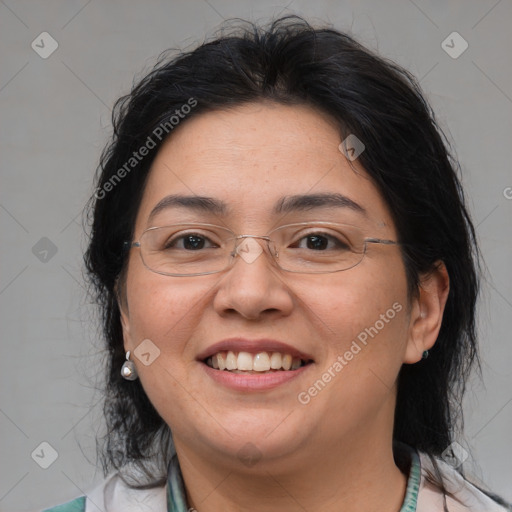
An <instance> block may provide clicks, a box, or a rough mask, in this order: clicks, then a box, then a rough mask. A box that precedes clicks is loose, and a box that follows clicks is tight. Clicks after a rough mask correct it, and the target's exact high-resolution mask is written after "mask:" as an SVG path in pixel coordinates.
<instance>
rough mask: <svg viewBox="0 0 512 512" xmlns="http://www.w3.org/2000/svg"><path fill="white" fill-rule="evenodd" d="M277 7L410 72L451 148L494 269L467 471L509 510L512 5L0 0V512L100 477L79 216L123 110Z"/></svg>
mask: <svg viewBox="0 0 512 512" xmlns="http://www.w3.org/2000/svg"><path fill="white" fill-rule="evenodd" d="M288 2H289V0H288ZM285 13H297V14H301V15H303V16H305V17H307V18H308V19H309V20H310V21H313V22H315V21H316V20H320V21H325V22H329V23H332V24H333V25H334V26H335V27H336V28H339V29H344V30H347V31H350V32H352V33H353V34H354V35H355V36H356V37H357V38H359V39H360V40H361V41H362V42H363V43H365V44H366V45H368V46H370V47H371V48H374V49H376V50H378V51H379V52H380V53H381V54H382V55H384V56H386V57H389V58H391V59H393V60H396V61H397V62H398V63H400V64H402V65H404V66H405V67H407V68H408V69H409V70H411V71H412V72H413V73H414V74H415V75H416V76H417V77H419V78H420V79H421V85H422V87H423V88H424V90H425V91H426V93H427V95H428V98H429V99H430V101H431V103H432V105H433V107H434V109H435V110H436V112H437V115H438V119H439V121H440V123H441V125H442V126H443V128H444V129H446V130H447V132H448V134H449V137H450V139H451V141H452V142H453V144H454V146H455V148H456V151H457V155H458V157H459V159H460V162H461V164H462V168H463V181H464V184H465V186H466V191H467V194H468V199H469V206H470V209H471V212H472V214H473V217H474V220H475V224H476V225H477V230H478V236H479V239H480V242H481V245H482V250H483V254H484V258H485V260H486V263H487V267H488V271H487V277H486V283H485V284H484V290H483V296H482V302H481V305H482V309H481V313H480V317H479V325H480V332H481V347H482V358H483V362H484V364H483V376H484V382H485V385H484V384H482V383H481V382H480V381H479V380H478V379H474V380H473V381H472V385H471V386H470V389H469V393H468V396H467V400H466V402H465V411H466V437H465V439H464V440H460V443H461V445H462V446H464V447H466V448H467V449H468V450H470V451H471V456H470V457H469V458H468V459H467V461H466V462H465V464H464V468H465V470H466V472H468V473H472V474H473V475H474V476H475V477H476V478H477V479H481V480H483V481H485V482H486V483H487V484H488V485H489V486H490V487H491V488H492V489H494V490H495V491H496V492H499V493H501V494H502V495H503V496H504V497H506V498H508V499H509V500H512V467H511V462H510V461H511V459H512V445H511V432H512V385H511V381H512V370H511V366H512V365H511V362H512V343H511V342H510V340H511V336H510V328H511V321H510V319H511V316H512V284H511V279H510V277H511V270H510V262H511V261H512V247H511V238H512V237H511V234H512V233H511V224H512V223H511V210H512V199H511V198H512V188H510V187H512V173H511V172H510V162H511V161H512V151H511V147H512V144H511V142H512V141H511V133H512V126H511V124H512V75H511V68H510V51H511V50H512V37H511V34H512V31H511V30H510V27H511V21H512V3H511V2H510V0H501V1H496V0H485V1H484V0H482V1H471V2H468V1H449V2H435V1H420V0H414V2H413V1H411V0H393V1H387V2H383V1H379V0H371V1H370V0H368V1H361V2H356V1H352V2H351V1H328V0H323V1H316V2H314V3H313V2H307V1H305V0H294V1H291V2H289V3H284V2H283V3H282V4H281V5H277V6H276V1H275V0H274V1H260V2H258V3H256V2H254V3H251V2H249V1H247V0H246V1H240V2H234V1H230V0H208V1H206V0H204V1H203V0H193V1H187V2H185V1H176V2H170V1H167V2H163V1H156V0H152V1H146V2H136V1H129V2H128V1H125V2H121V1H108V2H107V1H104V2H100V1H99V0H89V1H87V0H80V1H78V0H77V1H66V2H64V1H45V2H30V1H23V0H3V1H0V39H1V50H0V51H1V55H2V65H1V70H2V72H1V77H0V108H1V119H2V123H1V141H2V151H1V153H0V154H1V173H2V174H1V176H2V177H1V179H2V182H1V183H2V187H1V191H0V225H1V233H2V247H1V251H2V262H1V274H0V311H1V319H0V326H1V336H2V338H1V339H2V341H1V343H2V357H1V358H0V379H1V403H0V432H1V436H0V450H1V451H0V461H1V469H0V510H1V511H4V512H6V511H9V512H16V511H27V510H37V509H39V508H41V507H43V506H49V505H52V504H56V503H59V502H62V501H64V500H67V499H70V498H72V497H74V496H77V495H79V494H82V493H84V492H86V491H87V490H88V489H90V488H91V487H92V486H94V485H95V484H97V483H98V482H99V481H100V480H101V479H102V473H101V471H99V470H96V469H95V463H96V460H95V453H94V436H95V433H96V431H97V430H98V428H100V426H101V406H100V399H101V395H100V393H99V392H98V391H97V390H96V389H95V387H96V379H97V377H98V376H99V375H100V374H101V371H102V370H101V367H100V365H101V362H102V352H101V341H100V337H99V334H98V329H97V325H98V322H97V320H96V317H95V316H94V310H93V308H92V307H91V306H90V304H89V300H88V299H87V298H86V295H85V289H84V282H83V279H82V274H81V272H82V270H81V255H82V251H83V249H84V247H85V236H84V234H83V231H82V227H81V210H82V208H83V206H84V204H85V201H86V200H87V198H88V196H89V194H90V193H91V191H92V176H93V171H94V169H95V167H96V165H97V161H98V157H99V153H100V150H101V149H102V147H103V145H104V143H105V142H106V140H107V137H108V135H109V134H110V108H111V106H112V104H113V102H114V100H115V99H116V98H117V97H118V96H119V95H120V94H122V93H126V92H127V91H128V90H129V88H130V85H131V82H132V79H133V77H134V75H135V74H137V73H140V72H141V71H143V70H144V69H145V70H147V69H149V66H151V64H153V63H154V61H155V57H156V56H157V55H158V53H159V52H160V51H161V50H163V49H165V48H169V47H182V48H184V47H190V46H191V45H193V44H194V43H195V42H196V41H202V40H203V39H204V37H205V35H210V34H211V33H212V31H213V30H214V29H215V28H217V27H218V25H219V24H220V23H221V22H222V21H223V19H226V18H231V17H242V18H248V19H251V20H265V19H267V18H268V17H270V16H273V15H277V14H285ZM44 31H47V32H49V33H50V34H51V36H52V37H53V38H54V39H55V40H56V41H57V42H58V45H59V46H58V49H57V50H56V51H55V52H54V53H53V54H52V55H51V56H49V57H48V58H46V59H43V58H41V57H40V56H39V54H38V53H36V51H34V50H33V49H32V48H31V43H32V41H33V40H36V42H37V41H39V44H40V45H41V43H40V38H38V36H39V34H41V33H42V32H44ZM453 31H457V32H459V33H460V34H461V36H462V37H463V38H464V39H465V40H466V41H467V43H468V44H469V47H468V49H467V50H466V51H465V52H464V53H462V55H460V56H459V57H458V58H452V57H451V56H450V55H448V54H447V53H446V52H445V51H444V50H443V48H442V46H441V43H442V41H443V40H445V39H446V38H447V36H448V35H449V34H451V33H452V32H453ZM36 38H38V39H36ZM448 41H449V42H448V44H449V45H451V46H454V50H458V49H460V48H461V46H460V42H456V41H455V42H454V43H452V42H451V40H450V39H449V40H448ZM45 48H46V50H47V49H48V48H49V46H48V41H47V42H46V44H45ZM44 237H46V238H47V239H48V240H47V239H44ZM42 238H43V240H42V241H41V239H42ZM34 246H35V248H34ZM55 249H56V250H57V252H56V253H55V254H53V252H54V251H55ZM45 251H47V252H45ZM41 442H47V443H49V444H50V445H51V446H52V447H53V448H54V449H55V450H56V452H57V453H58V457H57V459H56V460H55V461H54V462H53V464H51V465H50V466H49V467H48V469H43V468H41V467H40V465H39V464H44V463H46V464H47V463H49V462H51V458H50V457H51V453H50V450H49V449H48V448H45V447H44V446H43V447H42V448H38V447H39V445H40V443H41ZM36 448H37V449H36ZM41 449H42V450H43V451H41ZM34 450H36V451H35V453H34V456H33V458H32V457H31V453H33V452H34ZM38 455H39V456H38ZM36 461H37V463H36Z"/></svg>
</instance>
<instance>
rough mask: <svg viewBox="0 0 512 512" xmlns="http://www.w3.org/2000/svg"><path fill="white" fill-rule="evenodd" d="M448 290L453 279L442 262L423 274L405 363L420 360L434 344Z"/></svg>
mask: <svg viewBox="0 0 512 512" xmlns="http://www.w3.org/2000/svg"><path fill="white" fill-rule="evenodd" d="M449 291H450V278H449V276H448V271H447V270H446V266H445V264H444V263H443V262H442V261H438V262H436V264H435V268H434V270H433V271H432V272H429V273H428V274H424V275H422V276H420V283H419V286H418V294H417V296H416V297H415V298H414V299H413V300H412V304H411V314H410V321H409V322H410V323H409V335H408V339H407V348H406V351H405V356H404V363H407V364H413V363H417V362H418V361H419V360H420V359H421V357H422V354H423V351H424V350H429V349H431V348H432V347H433V346H434V344H435V342H436V340H437V336H438V334H439V330H440V329H441V323H442V321H443V313H444V308H445V305H446V300H447V299H448V292H449Z"/></svg>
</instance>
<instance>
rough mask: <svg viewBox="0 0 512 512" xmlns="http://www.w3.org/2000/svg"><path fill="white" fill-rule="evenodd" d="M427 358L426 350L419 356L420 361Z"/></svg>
mask: <svg viewBox="0 0 512 512" xmlns="http://www.w3.org/2000/svg"><path fill="white" fill-rule="evenodd" d="M427 357H428V350H424V351H423V354H422V355H421V358H422V359H427Z"/></svg>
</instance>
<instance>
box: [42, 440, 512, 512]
mask: <svg viewBox="0 0 512 512" xmlns="http://www.w3.org/2000/svg"><path fill="white" fill-rule="evenodd" d="M400 446H401V448H402V449H403V450H404V452H405V454H406V456H407V458H408V460H409V463H410V468H409V476H408V478H407V487H406V492H405V498H404V501H403V504H402V507H401V508H400V511H399V512H444V511H443V495H442V492H441V490H440V489H439V488H438V487H437V486H436V485H434V484H432V483H430V482H428V481H427V479H426V472H427V470H430V471H433V465H432V462H431V460H430V459H429V457H428V456H427V455H426V454H424V453H422V452H418V451H417V450H415V449H414V448H411V447H409V446H407V445H404V444H403V443H400ZM437 462H438V465H439V469H440V471H441V474H442V476H443V481H444V485H445V487H446V489H447V491H448V492H450V493H451V494H452V495H453V497H450V496H447V497H446V504H447V507H448V510H449V511H450V512H507V511H508V512H510V511H512V507H511V508H505V507H503V506H501V505H499V504H498V503H496V502H495V501H494V500H492V499H491V498H490V497H488V496H487V495H486V494H484V493H483V492H481V491H480V490H479V489H477V488H476V487H475V486H474V485H472V484H471V483H470V482H469V481H467V480H465V479H464V478H463V477H462V476H461V475H460V474H459V473H458V472H457V471H456V470H455V469H454V468H452V467H451V466H449V465H448V464H447V463H446V462H444V461H443V460H441V459H437ZM194 511H195V509H193V508H191V507H189V505H188V504H187V499H186V493H185V487H184V484H183V478H182V475H181V470H180V466H179V462H178V458H177V456H176V455H175V456H174V457H172V459H171V461H170V463H169V471H168V479H167V483H166V485H165V486H164V487H157V488H154V489H146V490H138V489H131V488H130V487H128V486H127V485H126V484H125V483H124V482H123V481H122V479H121V478H120V477H119V474H118V473H114V474H112V475H111V476H109V477H107V479H106V480H105V481H104V482H102V483H101V484H100V485H99V486H98V487H96V488H95V489H94V490H93V491H91V492H90V493H89V494H87V496H81V497H79V498H76V499H75V500H72V501H70V502H68V503H65V504H63V505H58V506H57V507H53V508H50V509H47V510H45V511H43V512H194Z"/></svg>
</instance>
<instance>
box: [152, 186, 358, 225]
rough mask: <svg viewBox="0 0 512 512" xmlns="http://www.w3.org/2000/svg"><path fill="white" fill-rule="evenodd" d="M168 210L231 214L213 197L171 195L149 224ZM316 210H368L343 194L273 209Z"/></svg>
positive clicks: (296, 198) (302, 198) (297, 198)
mask: <svg viewBox="0 0 512 512" xmlns="http://www.w3.org/2000/svg"><path fill="white" fill-rule="evenodd" d="M168 208H186V209H188V210H192V211H197V212H206V213H213V214H215V215H219V216H225V215H227V213H228V212H229V207H228V205H227V204H226V203H225V202H223V201H221V200H219V199H215V198H213V197H207V196H184V195H170V196H166V197H164V198H163V199H162V200H161V201H159V202H158V203H157V205H156V206H155V207H154V208H153V209H152V210H151V213H150V214H149V217H148V222H151V220H152V219H153V218H154V217H155V216H156V215H157V214H158V213H160V212H161V211H163V210H166V209H168ZM316 208H348V209H350V210H353V211H355V212H357V213H361V214H363V215H366V214H367V212H366V210H365V209H364V208H363V207H362V206H361V205H360V204H358V203H356V202H355V201H353V200H352V199H350V198H349V197H347V196H344V195H343V194H325V193H324V194H302V195H293V196H285V197H282V198H280V199H279V200H278V201H277V202H276V204H275V205H274V208H273V213H274V214H280V213H289V212H292V211H306V210H313V209H316Z"/></svg>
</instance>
